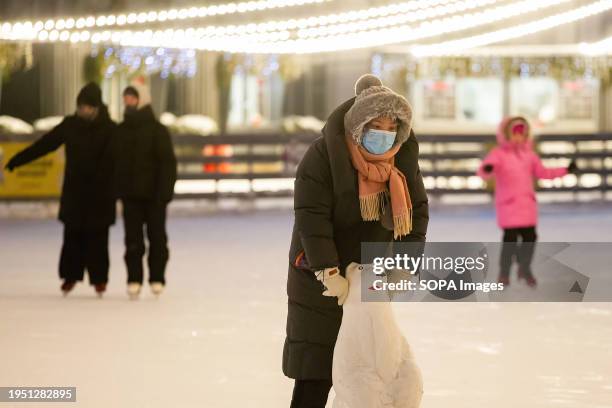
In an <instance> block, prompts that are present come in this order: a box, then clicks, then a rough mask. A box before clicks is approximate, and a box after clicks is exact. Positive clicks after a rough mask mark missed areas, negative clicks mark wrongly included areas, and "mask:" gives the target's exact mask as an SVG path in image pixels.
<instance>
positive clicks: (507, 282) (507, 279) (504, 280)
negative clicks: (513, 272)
mask: <svg viewBox="0 0 612 408" xmlns="http://www.w3.org/2000/svg"><path fill="white" fill-rule="evenodd" d="M497 283H503V284H504V288H505V287H507V286H510V277H509V276H508V275H499V277H498V278H497Z"/></svg>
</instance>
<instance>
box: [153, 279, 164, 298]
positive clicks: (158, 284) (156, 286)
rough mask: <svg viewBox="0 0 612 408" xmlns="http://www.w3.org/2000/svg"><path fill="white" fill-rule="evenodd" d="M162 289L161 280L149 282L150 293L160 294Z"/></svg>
mask: <svg viewBox="0 0 612 408" xmlns="http://www.w3.org/2000/svg"><path fill="white" fill-rule="evenodd" d="M163 291H164V284H163V283H161V282H151V293H153V294H154V295H155V296H159V295H161V293H162V292H163Z"/></svg>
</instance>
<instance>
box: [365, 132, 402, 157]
mask: <svg viewBox="0 0 612 408" xmlns="http://www.w3.org/2000/svg"><path fill="white" fill-rule="evenodd" d="M396 135H397V132H390V131H388V130H379V129H368V130H366V131H365V132H364V133H363V138H362V139H361V145H362V146H363V147H364V148H365V149H366V150H367V151H368V152H370V153H372V154H383V153H385V152H387V151H388V150H389V149H391V147H393V142H395V136H396Z"/></svg>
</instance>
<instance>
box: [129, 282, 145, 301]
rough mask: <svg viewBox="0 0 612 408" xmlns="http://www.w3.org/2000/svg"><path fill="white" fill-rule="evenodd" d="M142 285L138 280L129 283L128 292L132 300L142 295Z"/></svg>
mask: <svg viewBox="0 0 612 408" xmlns="http://www.w3.org/2000/svg"><path fill="white" fill-rule="evenodd" d="M141 288H142V285H141V284H140V283H137V282H132V283H128V287H127V292H128V296H129V297H130V300H137V299H138V297H139V296H140V289H141Z"/></svg>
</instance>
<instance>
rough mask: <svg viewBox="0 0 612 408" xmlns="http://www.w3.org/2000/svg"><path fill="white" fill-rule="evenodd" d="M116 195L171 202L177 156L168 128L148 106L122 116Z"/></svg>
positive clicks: (118, 145) (118, 144)
mask: <svg viewBox="0 0 612 408" xmlns="http://www.w3.org/2000/svg"><path fill="white" fill-rule="evenodd" d="M116 149H117V172H116V188H117V194H118V196H119V197H120V198H122V199H145V200H160V201H164V202H167V201H170V200H171V199H172V196H173V194H174V183H175V182H176V157H175V155H174V150H173V147H172V139H171V138H170V133H169V132H168V129H166V127H165V126H164V125H162V124H161V123H159V121H158V120H157V119H156V118H155V116H154V115H153V110H152V109H151V106H150V105H146V106H145V107H143V108H141V109H139V110H138V111H136V112H134V113H130V114H126V115H125V120H124V121H123V122H122V123H121V124H120V125H119V127H118V131H117V144H116Z"/></svg>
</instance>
